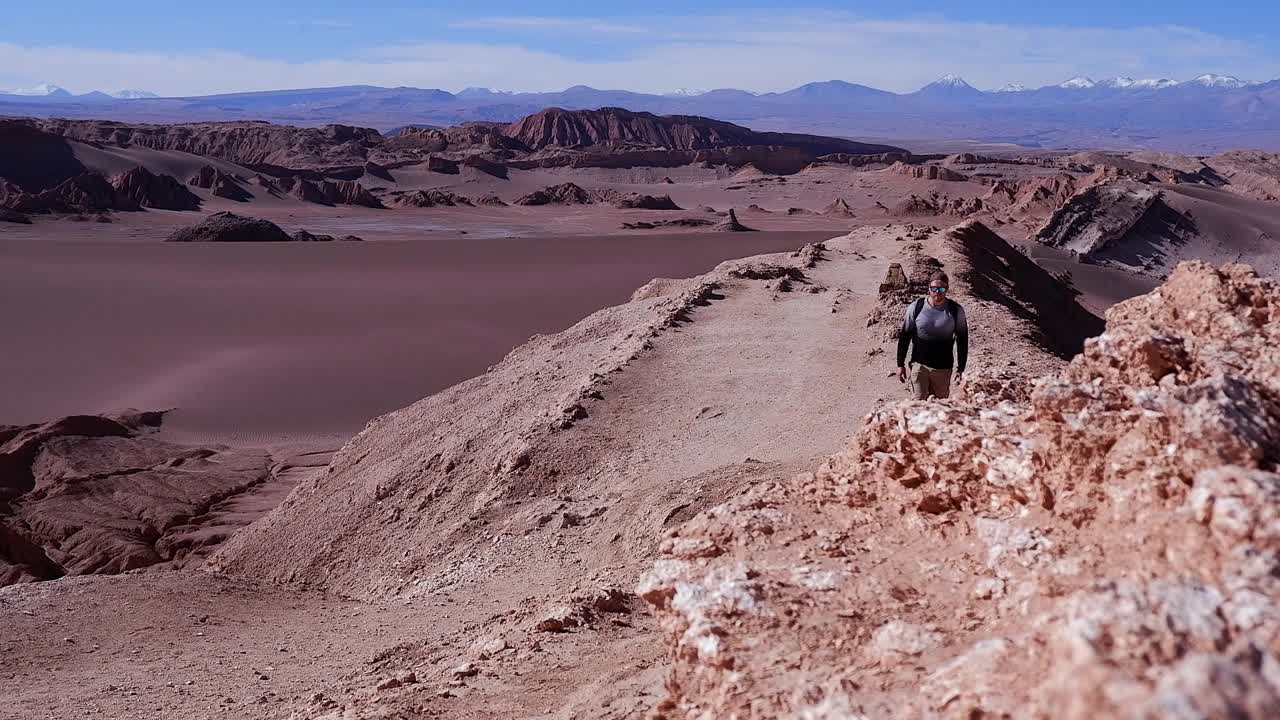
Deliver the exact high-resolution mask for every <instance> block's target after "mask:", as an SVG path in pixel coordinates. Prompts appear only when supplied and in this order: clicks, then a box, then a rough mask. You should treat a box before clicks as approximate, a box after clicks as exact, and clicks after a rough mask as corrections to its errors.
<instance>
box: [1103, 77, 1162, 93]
mask: <svg viewBox="0 0 1280 720" xmlns="http://www.w3.org/2000/svg"><path fill="white" fill-rule="evenodd" d="M1177 84H1178V82H1177V81H1176V80H1169V79H1168V78H1146V79H1143V80H1134V79H1133V78H1131V77H1126V76H1124V75H1121V76H1119V77H1113V78H1108V79H1106V80H1102V81H1101V82H1099V83H1098V84H1097V85H1098V87H1108V88H1115V89H1117V90H1130V89H1137V90H1161V89H1163V88H1168V87H1173V86H1174V85H1177Z"/></svg>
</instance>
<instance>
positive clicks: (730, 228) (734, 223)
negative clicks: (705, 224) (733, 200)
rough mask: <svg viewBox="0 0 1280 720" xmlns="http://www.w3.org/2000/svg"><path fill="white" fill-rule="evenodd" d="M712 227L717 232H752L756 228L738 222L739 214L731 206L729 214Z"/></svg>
mask: <svg viewBox="0 0 1280 720" xmlns="http://www.w3.org/2000/svg"><path fill="white" fill-rule="evenodd" d="M711 229H712V230H715V231H717V232H752V231H754V230H755V228H749V227H747V226H746V225H743V224H742V223H740V222H738V215H737V213H735V212H734V211H733V208H729V214H728V215H726V216H725V217H724V219H723V220H721V221H720V222H718V223H716V224H715V225H712V226H711Z"/></svg>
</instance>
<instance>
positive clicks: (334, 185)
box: [275, 176, 382, 208]
mask: <svg viewBox="0 0 1280 720" xmlns="http://www.w3.org/2000/svg"><path fill="white" fill-rule="evenodd" d="M275 184H276V186H277V187H279V188H280V190H281V191H283V192H285V193H288V194H289V195H292V196H293V197H295V198H297V199H298V200H302V201H304V202H311V203H317V204H320V205H362V206H364V207H370V208H380V207H382V201H380V200H378V198H377V197H375V196H374V195H373V194H372V193H370V192H369V191H368V190H366V189H365V187H364V186H363V185H361V184H360V183H358V182H355V181H354V180H337V181H334V180H307V179H305V178H301V177H296V176H292V177H282V178H278V179H277V180H276V181H275Z"/></svg>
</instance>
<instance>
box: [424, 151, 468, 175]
mask: <svg viewBox="0 0 1280 720" xmlns="http://www.w3.org/2000/svg"><path fill="white" fill-rule="evenodd" d="M426 167H427V170H429V171H431V172H435V173H444V174H446V175H457V174H458V173H459V172H460V170H458V161H456V160H450V159H449V158H446V157H441V156H439V155H432V156H431V157H428V158H427V162H426Z"/></svg>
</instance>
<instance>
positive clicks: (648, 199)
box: [613, 193, 681, 210]
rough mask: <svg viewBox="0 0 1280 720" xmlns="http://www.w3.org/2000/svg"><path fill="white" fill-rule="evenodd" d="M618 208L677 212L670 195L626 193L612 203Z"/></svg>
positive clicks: (676, 206)
mask: <svg viewBox="0 0 1280 720" xmlns="http://www.w3.org/2000/svg"><path fill="white" fill-rule="evenodd" d="M613 204H614V205H616V206H617V207H620V208H629V209H635V210H679V209H681V208H680V206H679V205H676V203H675V201H674V200H672V199H671V196H670V195H658V196H656V197H655V196H653V195H642V194H640V193H627V194H626V195H624V196H622V197H621V198H618V199H617V200H616V201H615V202H614V203H613Z"/></svg>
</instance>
